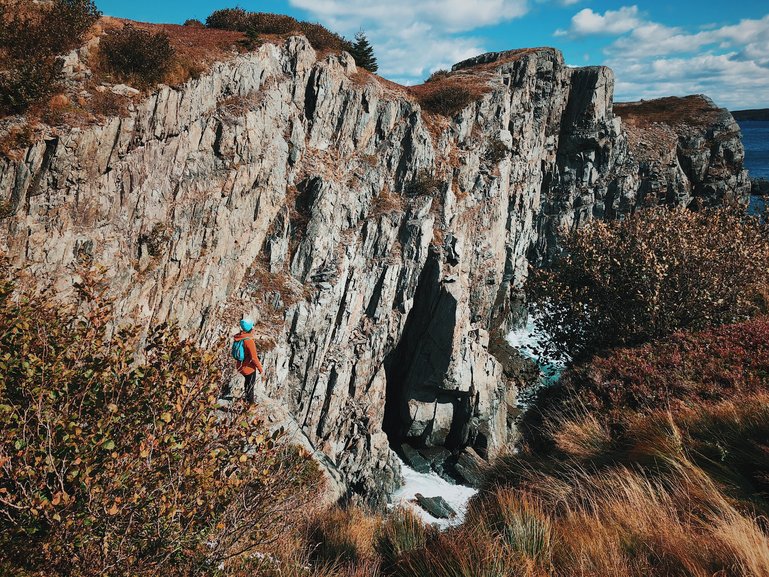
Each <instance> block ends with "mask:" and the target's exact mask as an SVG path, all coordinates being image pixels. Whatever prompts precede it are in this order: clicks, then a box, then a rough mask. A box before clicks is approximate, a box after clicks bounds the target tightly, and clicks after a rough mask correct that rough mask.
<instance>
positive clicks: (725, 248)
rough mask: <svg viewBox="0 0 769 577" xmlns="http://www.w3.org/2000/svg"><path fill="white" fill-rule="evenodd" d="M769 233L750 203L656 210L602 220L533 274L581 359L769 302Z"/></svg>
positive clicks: (537, 292)
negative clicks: (768, 298)
mask: <svg viewBox="0 0 769 577" xmlns="http://www.w3.org/2000/svg"><path fill="white" fill-rule="evenodd" d="M767 262H769V235H768V234H767V229H766V226H765V225H764V224H762V223H761V222H760V221H759V220H758V219H756V218H753V217H750V216H747V215H746V214H745V212H744V210H743V209H741V207H736V208H724V209H718V210H703V211H700V212H694V211H691V210H686V209H668V208H659V209H649V210H645V211H642V212H640V213H638V214H635V215H633V216H630V217H628V218H627V219H626V220H623V221H614V222H605V221H594V222H591V223H589V224H588V225H587V226H585V227H583V228H581V229H579V230H577V231H576V232H574V233H571V234H569V235H567V236H565V238H564V239H563V252H562V254H561V255H560V256H559V257H557V258H556V260H555V262H554V263H553V264H552V266H551V267H550V268H548V269H545V270H538V271H537V270H535V271H533V272H532V276H531V280H530V282H529V283H528V294H529V297H530V299H531V302H532V303H534V304H536V305H537V306H538V308H539V311H540V313H541V315H540V317H539V319H538V324H539V326H540V328H541V329H543V330H544V332H545V333H548V334H550V335H552V337H551V339H550V342H549V343H548V345H549V346H550V347H551V348H552V350H553V351H554V352H555V353H558V354H560V355H562V356H566V357H571V358H572V359H574V360H575V361H579V360H581V359H584V358H587V357H589V356H591V355H593V354H594V353H596V352H598V351H602V350H606V349H609V348H612V347H618V346H633V345H638V344H642V343H644V342H648V341H650V340H652V339H655V338H659V337H662V336H665V335H669V334H671V333H673V332H675V331H678V330H700V329H704V328H707V327H713V326H718V325H722V324H726V323H733V322H737V321H740V320H745V319H748V318H751V317H752V316H754V315H756V314H758V313H760V312H762V311H764V310H765V308H766V301H765V297H766V295H767V291H768V289H769V267H767V266H766V263H767Z"/></svg>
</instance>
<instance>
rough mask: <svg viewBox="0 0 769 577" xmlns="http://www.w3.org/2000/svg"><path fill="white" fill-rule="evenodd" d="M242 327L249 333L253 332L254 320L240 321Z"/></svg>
mask: <svg viewBox="0 0 769 577" xmlns="http://www.w3.org/2000/svg"><path fill="white" fill-rule="evenodd" d="M240 328H241V329H243V330H244V331H246V332H247V333H250V332H251V329H253V328H254V321H252V320H251V319H243V320H242V321H240Z"/></svg>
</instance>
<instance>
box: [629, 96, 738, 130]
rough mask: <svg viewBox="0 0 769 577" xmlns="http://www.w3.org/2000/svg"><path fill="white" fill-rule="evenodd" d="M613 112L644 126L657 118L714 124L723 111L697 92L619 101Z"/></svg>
mask: <svg viewBox="0 0 769 577" xmlns="http://www.w3.org/2000/svg"><path fill="white" fill-rule="evenodd" d="M614 112H615V114H617V116H619V117H620V118H622V120H623V122H625V123H626V124H629V125H631V126H641V127H645V126H649V125H651V124H653V123H655V122H658V123H661V124H668V125H671V126H680V125H686V126H712V125H713V124H716V123H717V122H718V120H719V118H720V116H721V114H722V112H723V111H722V110H721V109H719V108H718V107H716V106H715V105H714V104H713V102H711V101H710V100H709V99H707V98H705V97H704V96H701V95H694V96H684V97H678V96H670V97H667V98H658V99H655V100H641V101H640V102H626V103H617V104H615V105H614Z"/></svg>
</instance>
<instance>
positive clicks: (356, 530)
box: [308, 507, 382, 566]
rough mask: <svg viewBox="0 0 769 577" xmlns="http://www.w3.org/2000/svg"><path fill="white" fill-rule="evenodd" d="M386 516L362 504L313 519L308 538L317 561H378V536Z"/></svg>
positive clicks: (343, 562)
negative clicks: (365, 509) (383, 518)
mask: <svg viewBox="0 0 769 577" xmlns="http://www.w3.org/2000/svg"><path fill="white" fill-rule="evenodd" d="M381 526H382V517H381V516H380V515H376V514H371V513H368V512H366V511H364V510H363V509H361V508H359V507H347V508H341V507H336V508H333V509H331V510H329V511H325V512H323V513H321V514H320V515H319V516H318V517H316V518H315V519H314V520H313V521H311V522H310V525H309V528H308V539H309V543H310V548H311V551H312V556H313V558H314V559H315V560H316V561H321V562H325V563H331V564H364V565H366V566H371V565H373V562H374V561H377V564H378V555H377V551H376V536H377V533H378V532H379V530H380V528H381Z"/></svg>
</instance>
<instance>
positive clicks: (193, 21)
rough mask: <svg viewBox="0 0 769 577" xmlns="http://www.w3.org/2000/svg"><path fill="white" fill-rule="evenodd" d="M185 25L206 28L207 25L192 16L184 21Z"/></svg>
mask: <svg viewBox="0 0 769 577" xmlns="http://www.w3.org/2000/svg"><path fill="white" fill-rule="evenodd" d="M184 25H185V26H189V27H190V28H205V27H206V25H205V24H203V23H202V22H201V21H200V20H198V19H197V18H190V19H188V20H185V21H184Z"/></svg>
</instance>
